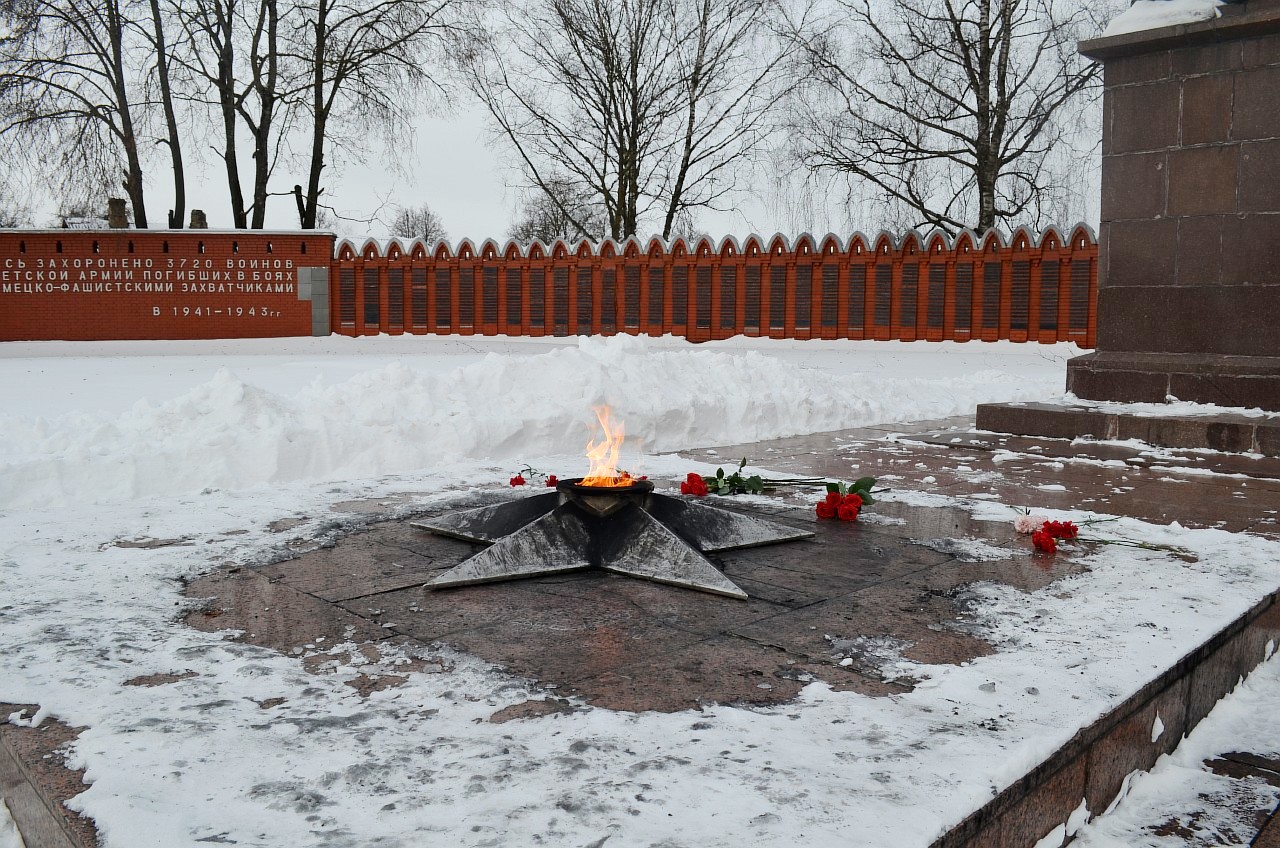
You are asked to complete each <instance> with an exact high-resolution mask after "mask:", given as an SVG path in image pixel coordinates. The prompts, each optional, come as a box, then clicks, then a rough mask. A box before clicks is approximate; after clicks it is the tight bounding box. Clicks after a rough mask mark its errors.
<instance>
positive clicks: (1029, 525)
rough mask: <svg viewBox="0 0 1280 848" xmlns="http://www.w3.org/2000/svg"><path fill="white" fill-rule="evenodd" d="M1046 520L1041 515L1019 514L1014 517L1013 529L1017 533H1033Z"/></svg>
mask: <svg viewBox="0 0 1280 848" xmlns="http://www.w3.org/2000/svg"><path fill="white" fill-rule="evenodd" d="M1048 520H1049V519H1047V518H1045V517H1044V516H1043V515H1019V516H1018V517H1017V518H1016V519H1014V522H1013V529H1015V530H1017V531H1018V532H1019V533H1034V532H1036V531H1037V530H1039V529H1040V528H1041V527H1043V526H1044V523H1045V522H1046V521H1048Z"/></svg>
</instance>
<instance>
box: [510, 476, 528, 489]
mask: <svg viewBox="0 0 1280 848" xmlns="http://www.w3.org/2000/svg"><path fill="white" fill-rule="evenodd" d="M524 484H525V479H524V475H523V474H517V475H516V476H514V477H512V478H511V485H513V486H523V485H524Z"/></svg>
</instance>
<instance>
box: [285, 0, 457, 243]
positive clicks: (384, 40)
mask: <svg viewBox="0 0 1280 848" xmlns="http://www.w3.org/2000/svg"><path fill="white" fill-rule="evenodd" d="M289 19H290V22H291V27H292V32H291V47H290V48H289V53H288V55H290V58H292V59H294V60H296V61H298V62H300V63H301V64H303V65H304V66H305V67H306V69H307V72H308V75H309V78H308V79H307V81H306V83H305V88H304V89H303V92H302V94H301V97H300V103H301V107H302V108H303V109H305V110H306V112H307V113H308V116H309V120H310V126H309V133H308V134H309V136H310V142H309V152H308V154H307V159H308V168H307V171H308V173H307V184H306V186H305V188H302V187H299V188H298V190H297V192H296V195H295V196H296V199H297V203H298V217H299V221H300V224H301V226H302V227H303V228H304V229H313V228H314V227H315V226H316V223H317V217H316V216H317V213H318V210H319V209H320V207H321V203H320V195H321V194H322V193H323V192H324V185H323V180H324V172H325V169H326V168H327V167H328V166H329V161H328V160H329V153H330V151H331V150H332V149H334V148H340V149H343V150H345V151H347V152H350V153H352V154H354V155H357V156H359V155H361V153H362V152H363V151H364V150H367V149H368V141H369V135H370V133H371V132H377V131H382V132H385V133H386V134H387V136H388V137H389V138H390V137H394V136H397V135H398V136H399V141H400V143H403V139H404V137H405V136H406V135H407V134H408V131H409V129H408V128H409V123H410V119H411V118H413V117H415V116H416V114H417V113H416V111H415V108H414V107H415V106H417V105H418V104H420V103H421V102H422V101H423V98H424V97H425V96H427V95H428V94H430V93H432V92H434V93H436V94H443V93H444V86H443V84H442V82H441V81H440V80H439V79H438V78H437V77H435V76H433V75H432V73H431V70H432V68H433V62H432V60H433V58H435V57H433V56H432V51H433V50H435V51H439V52H444V49H445V48H447V47H450V46H457V48H458V49H465V42H466V38H465V36H467V35H474V27H473V26H472V25H471V21H470V19H469V18H468V15H467V13H466V9H465V7H464V3H463V0H297V2H295V5H294V6H293V7H292V9H291V12H290V15H289Z"/></svg>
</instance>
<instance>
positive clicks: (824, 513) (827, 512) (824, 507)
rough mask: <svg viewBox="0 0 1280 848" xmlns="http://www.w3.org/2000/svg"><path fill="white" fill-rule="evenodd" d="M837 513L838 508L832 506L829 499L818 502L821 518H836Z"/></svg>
mask: <svg viewBox="0 0 1280 848" xmlns="http://www.w3.org/2000/svg"><path fill="white" fill-rule="evenodd" d="M836 514H837V513H836V508H835V507H834V506H832V505H831V503H830V502H829V501H823V502H822V503H820V504H818V517H819V518H835V517H836Z"/></svg>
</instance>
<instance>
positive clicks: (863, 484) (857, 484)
mask: <svg viewBox="0 0 1280 848" xmlns="http://www.w3.org/2000/svg"><path fill="white" fill-rule="evenodd" d="M875 484H876V478H874V477H859V478H858V479H857V480H855V481H854V483H853V489H854V491H856V492H869V491H871V487H872V486H874V485H875Z"/></svg>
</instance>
